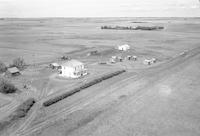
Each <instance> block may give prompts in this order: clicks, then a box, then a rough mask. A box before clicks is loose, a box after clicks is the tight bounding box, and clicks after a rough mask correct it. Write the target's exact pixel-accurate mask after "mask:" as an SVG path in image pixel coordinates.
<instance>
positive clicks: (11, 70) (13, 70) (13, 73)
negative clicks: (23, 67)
mask: <svg viewBox="0 0 200 136" xmlns="http://www.w3.org/2000/svg"><path fill="white" fill-rule="evenodd" d="M6 75H9V76H18V75H20V70H19V69H18V68H17V67H11V68H8V69H7V71H6Z"/></svg>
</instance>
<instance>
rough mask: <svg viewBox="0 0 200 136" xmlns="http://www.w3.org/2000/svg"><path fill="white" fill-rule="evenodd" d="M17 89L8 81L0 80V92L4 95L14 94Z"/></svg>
mask: <svg viewBox="0 0 200 136" xmlns="http://www.w3.org/2000/svg"><path fill="white" fill-rule="evenodd" d="M16 91H17V88H16V87H15V86H14V85H13V84H12V83H10V82H9V81H8V80H5V79H0V92H1V93H4V94H9V93H15V92H16Z"/></svg>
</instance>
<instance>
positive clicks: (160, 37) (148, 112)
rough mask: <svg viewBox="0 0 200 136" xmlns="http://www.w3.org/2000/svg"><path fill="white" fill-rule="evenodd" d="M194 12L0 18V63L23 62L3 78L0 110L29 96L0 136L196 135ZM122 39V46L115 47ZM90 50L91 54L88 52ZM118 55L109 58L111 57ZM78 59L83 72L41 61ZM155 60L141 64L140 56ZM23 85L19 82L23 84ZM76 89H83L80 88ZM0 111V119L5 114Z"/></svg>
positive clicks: (199, 78)
mask: <svg viewBox="0 0 200 136" xmlns="http://www.w3.org/2000/svg"><path fill="white" fill-rule="evenodd" d="M101 26H132V27H136V26H163V27H164V29H163V30H156V31H143V30H106V29H101ZM199 39H200V19H199V18H38V19H14V18H5V19H1V20H0V61H2V62H4V63H6V64H7V65H9V64H10V63H12V60H13V59H15V58H17V57H23V58H24V60H25V62H26V63H27V64H28V66H27V68H26V69H25V70H23V71H21V75H19V76H17V77H9V80H10V81H11V82H12V83H13V84H15V86H16V87H17V88H19V90H20V91H19V92H18V93H16V94H10V95H5V98H4V97H3V96H4V95H1V96H0V98H1V100H0V101H1V104H0V113H1V114H3V113H7V114H9V113H12V112H13V111H14V110H15V109H16V107H17V106H18V105H19V104H20V103H22V102H23V101H24V100H26V99H27V98H29V97H33V98H35V99H36V104H35V105H34V106H33V107H32V109H31V110H30V112H29V113H28V114H27V116H26V117H24V118H22V119H20V120H18V121H16V122H14V123H13V125H11V126H9V127H8V128H6V130H3V131H0V135H2V136H8V135H10V136H55V135H56V136H68V135H69V136H79V135H81V136H88V135H90V136H98V135H99V136H160V135H162V136H199V135H200V130H199V127H200V123H199V122H200V117H199V115H200V110H199V107H200V103H199V99H200V93H199V89H200V86H199V85H200V71H199V69H200V40H199ZM122 44H128V45H130V50H128V51H124V52H123V51H119V50H117V49H116V47H117V46H118V45H122ZM92 51H97V54H94V55H90V54H89V55H88V53H91V52H92ZM128 55H134V56H137V60H135V61H133V60H130V61H129V60H127V59H124V60H123V61H122V62H116V63H110V62H109V59H110V58H111V57H112V56H120V57H122V58H126V57H127V56H128ZM62 56H69V57H70V58H72V59H77V60H80V61H81V62H83V63H84V64H85V67H86V69H87V71H88V75H86V76H83V77H81V78H78V79H66V78H61V77H59V76H58V71H56V70H55V69H51V68H49V64H50V63H52V62H56V63H58V64H62V63H65V62H66V61H63V60H61V59H60V58H61V57H62ZM151 58H155V59H156V63H153V64H151V65H145V64H144V60H145V59H151ZM122 69H125V70H126V72H124V73H122V74H120V75H117V76H114V77H112V78H109V79H106V80H102V81H100V82H99V81H98V84H94V85H91V86H89V87H86V88H84V89H81V90H80V91H79V90H78V91H77V93H73V95H70V96H69V97H66V98H63V97H62V100H61V101H58V102H56V103H54V104H52V105H51V106H46V107H45V106H44V105H43V103H44V102H45V101H47V100H49V99H53V98H54V97H58V96H60V95H63V94H66V93H69V92H71V91H72V90H73V89H74V88H77V87H80V88H81V87H82V86H84V85H85V84H87V83H90V82H92V81H93V80H97V79H98V77H102V76H104V75H107V74H109V73H112V72H114V71H119V70H122ZM25 85H26V87H24V86H25ZM82 88H83V87H82ZM1 114H0V121H1V119H2V118H4V117H5V116H6V115H1Z"/></svg>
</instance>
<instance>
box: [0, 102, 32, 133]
mask: <svg viewBox="0 0 200 136" xmlns="http://www.w3.org/2000/svg"><path fill="white" fill-rule="evenodd" d="M35 102H36V101H35V99H34V98H29V99H28V100H26V101H25V102H23V103H22V104H21V105H19V106H18V107H17V109H16V110H15V111H14V112H13V113H12V114H11V115H9V116H8V117H6V118H4V119H3V120H2V121H1V122H0V131H2V130H3V129H5V128H6V127H8V126H10V125H12V124H13V122H14V121H16V120H18V119H20V118H23V117H25V116H26V115H27V113H28V112H29V110H30V109H31V107H32V106H33V105H34V104H35Z"/></svg>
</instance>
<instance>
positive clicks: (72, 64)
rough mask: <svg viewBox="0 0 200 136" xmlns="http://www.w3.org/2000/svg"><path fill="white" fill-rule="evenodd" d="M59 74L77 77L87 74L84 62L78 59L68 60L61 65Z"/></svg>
mask: <svg viewBox="0 0 200 136" xmlns="http://www.w3.org/2000/svg"><path fill="white" fill-rule="evenodd" d="M59 75H60V76H62V77H68V78H79V77H81V76H84V75H87V70H86V69H85V67H84V64H83V63H82V62H80V61H78V60H70V61H67V62H65V63H64V64H62V65H61V69H60V74H59Z"/></svg>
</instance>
